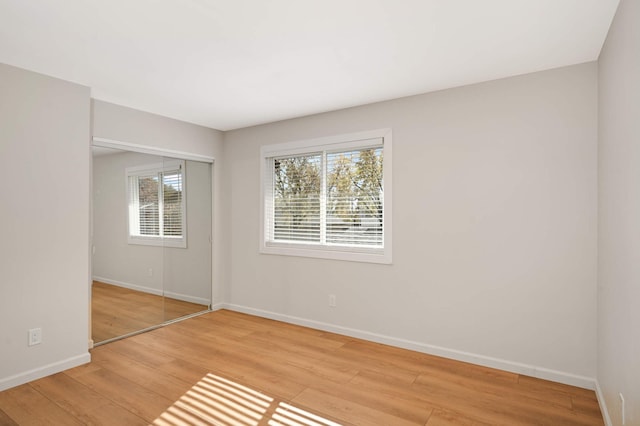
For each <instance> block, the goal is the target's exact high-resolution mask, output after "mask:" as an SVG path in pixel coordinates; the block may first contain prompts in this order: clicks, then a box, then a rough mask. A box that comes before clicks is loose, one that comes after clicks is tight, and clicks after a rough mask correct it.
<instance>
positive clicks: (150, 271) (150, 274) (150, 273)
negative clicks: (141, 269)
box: [149, 268, 153, 277]
mask: <svg viewBox="0 0 640 426" xmlns="http://www.w3.org/2000/svg"><path fill="white" fill-rule="evenodd" d="M149 276H150V277H152V276H153V268H149Z"/></svg>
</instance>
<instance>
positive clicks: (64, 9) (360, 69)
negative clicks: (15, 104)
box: [0, 0, 618, 130]
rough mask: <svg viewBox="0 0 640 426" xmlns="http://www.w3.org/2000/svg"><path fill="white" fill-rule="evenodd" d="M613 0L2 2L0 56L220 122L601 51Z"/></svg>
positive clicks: (370, 98) (120, 100)
mask: <svg viewBox="0 0 640 426" xmlns="http://www.w3.org/2000/svg"><path fill="white" fill-rule="evenodd" d="M617 5H618V0H482V1H479V0H35V1H27V0H0V62H3V63H5V64H10V65H14V66H18V67H21V68H26V69H29V70H32V71H36V72H40V73H43V74H47V75H50V76H54V77H58V78H61V79H64V80H68V81H72V82H76V83H79V84H83V85H86V86H89V87H91V94H92V97H94V98H96V99H100V100H104V101H107V102H113V103H116V104H120V105H125V106H129V107H132V108H136V109H140V110H144V111H149V112H153V113H157V114H161V115H165V116H168V117H173V118H177V119H180V120H184V121H188V122H192V123H196V124H201V125H204V126H207V127H212V128H215V129H219V130H230V129H235V128H240V127H246V126H251V125H255V124H261V123H267V122H273V121H278V120H283V119H287V118H292V117H299V116H304V115H309V114H313V113H318V112H324V111H330V110H335V109H340V108H345V107H350V106H356V105H362V104H366V103H371V102H376V101H381V100H387V99H393V98H398V97H402V96H408V95H415V94H420V93H425V92H430V91H434V90H440V89H445V88H449V87H456V86H461V85H466V84H471V83H477V82H480V81H487V80H493V79H497V78H502V77H508V76H513V75H518V74H524V73H528V72H534V71H540V70H545V69H550V68H557V67H561V66H566V65H572V64H577V63H582V62H588V61H593V60H596V59H597V58H598V55H599V53H600V49H601V48H602V44H603V42H604V40H605V37H606V34H607V31H608V29H609V26H610V24H611V21H612V19H613V15H614V13H615V10H616V8H617Z"/></svg>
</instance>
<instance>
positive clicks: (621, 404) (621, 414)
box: [618, 393, 626, 425]
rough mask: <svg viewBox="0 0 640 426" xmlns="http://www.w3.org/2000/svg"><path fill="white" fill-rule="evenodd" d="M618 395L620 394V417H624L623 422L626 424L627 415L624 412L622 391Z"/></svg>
mask: <svg viewBox="0 0 640 426" xmlns="http://www.w3.org/2000/svg"><path fill="white" fill-rule="evenodd" d="M618 395H620V418H621V419H622V424H623V425H624V424H625V422H626V419H625V417H626V416H625V412H624V396H622V393H619V394H618Z"/></svg>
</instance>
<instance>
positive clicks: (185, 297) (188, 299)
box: [164, 291, 209, 306]
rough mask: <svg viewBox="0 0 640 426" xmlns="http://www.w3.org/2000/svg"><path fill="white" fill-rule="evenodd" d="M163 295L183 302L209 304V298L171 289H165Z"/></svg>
mask: <svg viewBox="0 0 640 426" xmlns="http://www.w3.org/2000/svg"><path fill="white" fill-rule="evenodd" d="M164 295H165V296H166V297H168V298H170V299H176V300H182V301H183V302H190V303H196V304H198V305H205V306H209V299H205V298H204V297H196V296H189V295H188V294H180V293H174V292H172V291H165V292H164Z"/></svg>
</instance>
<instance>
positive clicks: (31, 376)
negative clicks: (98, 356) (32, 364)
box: [0, 352, 91, 392]
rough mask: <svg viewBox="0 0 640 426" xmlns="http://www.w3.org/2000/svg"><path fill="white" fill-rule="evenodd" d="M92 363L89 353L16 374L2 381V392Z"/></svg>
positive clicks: (0, 383) (0, 388)
mask: <svg viewBox="0 0 640 426" xmlns="http://www.w3.org/2000/svg"><path fill="white" fill-rule="evenodd" d="M88 362H91V354H89V352H87V353H84V354H82V355H77V356H74V357H71V358H67V359H64V360H62V361H59V362H54V363H53V364H49V365H45V366H43V367H38V368H34V369H33V370H29V371H25V372H24V373H20V374H16V375H14V376H10V377H7V378H4V379H0V392H1V391H3V390H6V389H9V388H13V387H15V386H20V385H23V384H25V383H28V382H31V381H33V380H37V379H41V378H43V377H46V376H50V375H52V374H56V373H59V372H61V371H64V370H68V369H69V368H73V367H77V366H79V365H82V364H86V363H88Z"/></svg>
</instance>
